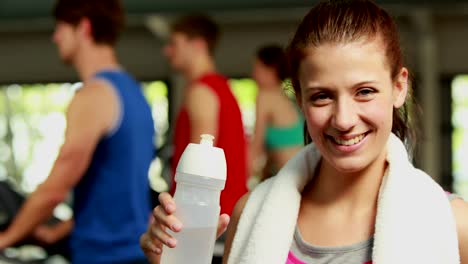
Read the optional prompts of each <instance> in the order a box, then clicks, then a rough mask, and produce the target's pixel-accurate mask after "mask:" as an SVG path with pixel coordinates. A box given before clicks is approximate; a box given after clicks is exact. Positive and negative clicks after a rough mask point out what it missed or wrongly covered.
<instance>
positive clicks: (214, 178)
mask: <svg viewBox="0 0 468 264" xmlns="http://www.w3.org/2000/svg"><path fill="white" fill-rule="evenodd" d="M213 139H214V137H213V136H212V135H208V134H203V135H201V141H200V144H193V143H190V144H189V145H188V146H187V147H186V148H185V150H184V152H183V153H182V156H181V158H180V160H179V163H178V164H177V169H176V175H175V181H176V182H177V188H176V192H175V194H174V200H175V202H176V207H177V208H176V211H175V214H174V215H175V216H176V217H177V218H178V219H179V220H180V221H181V222H182V224H183V228H182V230H181V231H180V232H178V233H174V232H171V231H168V232H169V233H170V234H171V235H172V236H173V237H174V238H176V239H177V246H176V247H175V248H168V247H164V250H163V254H162V256H161V264H186V263H191V264H210V263H211V261H212V257H213V249H214V244H215V240H216V229H217V226H218V219H219V213H220V205H219V198H220V195H221V191H222V190H223V189H224V185H225V182H226V158H225V156H224V151H223V150H222V149H221V148H217V147H214V146H213Z"/></svg>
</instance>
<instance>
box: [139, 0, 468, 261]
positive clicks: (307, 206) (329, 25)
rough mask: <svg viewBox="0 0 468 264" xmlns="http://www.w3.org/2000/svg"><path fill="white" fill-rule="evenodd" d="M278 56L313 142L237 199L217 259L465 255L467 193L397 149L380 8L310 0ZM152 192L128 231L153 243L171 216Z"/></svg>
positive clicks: (399, 97) (394, 86) (389, 52)
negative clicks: (142, 223) (283, 56)
mask: <svg viewBox="0 0 468 264" xmlns="http://www.w3.org/2000/svg"><path fill="white" fill-rule="evenodd" d="M288 56H289V64H290V65H291V70H292V83H293V87H294V89H295V92H296V96H297V101H298V102H299V103H300V107H301V109H302V112H303V113H304V116H305V121H306V125H307V130H308V133H309V136H310V138H311V139H312V142H313V143H311V144H309V145H307V146H306V147H305V148H304V149H303V150H301V151H300V152H299V153H298V154H297V155H296V156H295V157H294V158H292V159H291V160H290V161H289V162H288V163H287V164H286V165H285V166H284V167H283V169H281V170H280V171H279V173H278V174H277V175H276V176H274V177H273V178H271V179H268V180H266V181H264V182H262V183H261V184H260V185H258V186H257V187H256V188H255V189H254V190H253V191H252V192H251V193H250V194H248V195H246V196H244V197H243V198H241V199H240V200H239V202H238V203H237V205H236V208H235V209H234V212H233V214H232V218H231V222H230V224H229V228H228V231H227V236H226V237H227V238H226V247H225V255H224V260H225V262H226V263H229V264H230V263H233V264H239V263H241V264H253V263H274V264H283V263H318V264H321V263H329V264H330V263H331V264H338V263H351V264H363V263H372V262H374V263H378V264H394V263H405V264H406V263H425V264H428V263H431V264H440V263H447V264H458V263H460V260H461V263H462V264H468V250H467V248H468V225H466V223H467V222H468V205H467V204H466V203H465V202H464V201H463V200H461V199H456V198H455V199H454V198H453V197H452V196H449V197H448V196H447V194H446V193H445V192H444V190H443V189H442V188H441V187H440V186H439V185H438V184H437V183H436V182H434V181H433V180H432V178H431V177H430V176H429V175H427V174H426V173H424V172H422V171H420V170H418V169H416V168H415V167H414V166H413V164H411V162H410V160H409V151H408V150H407V148H406V146H405V143H408V142H411V141H412V140H413V139H412V138H411V135H412V132H411V127H410V122H407V121H408V120H409V119H408V116H409V113H408V112H407V111H406V110H405V107H406V103H408V101H409V99H411V98H409V97H408V93H409V92H408V90H409V88H410V87H409V83H408V70H407V68H406V67H405V65H404V64H403V59H402V54H401V50H400V44H399V37H398V30H397V28H396V25H395V22H394V21H393V20H392V18H391V17H390V15H389V14H388V13H387V12H386V11H385V10H383V9H382V8H380V7H379V6H377V5H376V4H375V3H374V2H372V1H370V0H342V1H341V0H335V1H333V0H330V1H322V2H320V3H318V4H317V5H316V6H314V7H313V8H312V9H311V10H310V11H309V13H308V14H307V15H306V16H305V18H304V19H303V20H302V22H301V23H300V25H299V27H298V29H297V31H296V33H295V35H294V37H293V39H292V41H291V43H290V44H289V47H288ZM160 200H161V204H162V205H161V206H159V207H157V208H156V209H155V211H154V212H155V214H154V218H155V219H154V220H155V221H154V223H153V224H152V225H151V227H150V228H149V229H148V230H149V231H148V232H147V233H145V234H144V235H143V236H142V238H141V240H140V241H141V243H142V247H143V248H144V249H145V250H147V252H153V253H156V254H160V253H161V249H160V246H161V244H164V245H168V246H172V247H174V246H175V245H176V241H174V239H172V238H171V237H170V236H169V235H168V234H167V233H165V232H164V230H162V229H165V228H169V229H171V230H172V231H175V232H178V231H180V228H177V229H175V228H174V227H175V226H180V224H183V223H180V222H179V221H178V220H177V219H175V217H174V216H173V215H172V214H173V211H174V210H173V208H174V207H175V203H174V201H173V200H172V199H171V197H170V196H169V195H167V194H162V195H161V197H160ZM171 208H172V210H171ZM226 223H227V220H226V218H225V217H224V216H221V218H220V225H219V230H220V231H222V230H223V228H224V227H225V225H226ZM428 237H429V238H430V239H428ZM168 241H170V242H171V244H170V245H169V244H168ZM155 263H158V261H157V259H156V261H155Z"/></svg>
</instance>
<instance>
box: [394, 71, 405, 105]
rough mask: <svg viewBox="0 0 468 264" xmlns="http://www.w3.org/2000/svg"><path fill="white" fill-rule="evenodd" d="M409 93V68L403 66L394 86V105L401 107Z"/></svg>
mask: <svg viewBox="0 0 468 264" xmlns="http://www.w3.org/2000/svg"><path fill="white" fill-rule="evenodd" d="M407 94H408V69H406V68H405V67H402V68H401V70H400V72H399V73H398V76H397V78H396V80H395V84H394V86H393V107H395V108H400V107H401V106H402V105H403V104H404V103H405V100H406V95H407Z"/></svg>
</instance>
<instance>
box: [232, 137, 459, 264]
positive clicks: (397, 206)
mask: <svg viewBox="0 0 468 264" xmlns="http://www.w3.org/2000/svg"><path fill="white" fill-rule="evenodd" d="M319 160H320V153H319V152H318V150H317V149H316V148H315V146H314V145H313V144H310V145H308V146H306V147H305V148H304V149H303V150H302V151H301V152H300V153H298V155H296V156H295V157H294V158H293V159H291V161H290V162H288V163H287V164H286V166H285V167H284V168H283V169H282V170H281V171H280V172H279V173H278V175H277V176H275V177H273V178H271V179H268V180H267V181H265V182H263V183H262V184H260V185H259V186H257V188H256V189H255V190H254V191H253V192H252V193H251V195H250V198H249V200H248V201H247V203H246V206H245V208H244V211H243V213H242V215H241V218H240V220H239V223H238V226H237V231H236V234H235V237H234V240H233V243H232V247H231V251H230V256H229V260H228V263H229V264H263V263H267V264H276V263H278V264H284V263H285V262H286V259H287V256H288V252H289V249H290V247H291V243H292V240H293V236H294V229H295V227H296V222H297V216H298V212H299V206H300V200H301V195H300V193H301V191H302V190H303V188H304V186H305V184H306V183H307V182H308V180H309V179H308V178H307V177H310V176H312V175H313V171H314V170H315V167H316V165H317V164H318V161H319ZM387 162H388V164H389V165H388V170H387V173H386V175H385V176H384V178H383V180H382V186H381V187H380V192H379V197H378V208H377V218H376V224H375V234H374V248H373V256H372V259H373V263H374V264H459V263H460V257H459V252H458V240H457V233H456V225H455V220H454V217H453V214H452V211H451V207H450V203H449V200H448V198H447V195H446V193H445V192H444V191H443V190H442V188H441V187H440V186H439V185H438V184H437V183H436V182H434V181H433V180H432V178H431V177H429V176H428V175H427V174H425V173H424V172H422V171H420V170H418V169H416V168H414V167H413V166H412V164H411V163H410V162H409V161H408V155H407V152H406V149H405V147H404V145H403V143H402V142H401V141H400V140H399V139H398V138H397V137H396V136H395V135H393V134H391V136H390V137H389V141H388V143H387Z"/></svg>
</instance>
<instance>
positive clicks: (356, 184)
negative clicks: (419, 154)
mask: <svg viewBox="0 0 468 264" xmlns="http://www.w3.org/2000/svg"><path fill="white" fill-rule="evenodd" d="M381 156H382V157H378V158H377V160H375V161H374V162H372V163H371V165H370V166H368V167H367V168H365V169H363V170H361V171H359V172H354V173H342V172H339V171H337V170H336V169H335V168H334V167H333V166H331V164H329V163H328V162H326V161H325V160H323V159H322V162H320V164H319V167H318V170H317V174H316V175H315V178H314V179H313V180H312V181H311V183H310V184H309V185H308V186H306V189H305V190H304V193H303V195H304V198H305V199H310V200H311V201H312V202H314V203H320V204H321V205H327V206H331V207H334V206H337V207H339V208H340V209H341V210H343V209H344V210H349V212H359V211H368V210H369V209H373V208H375V207H376V204H377V198H378V194H379V190H380V185H381V182H382V179H383V175H384V173H385V170H386V167H387V164H386V161H385V155H383V154H382V155H381Z"/></svg>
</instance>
